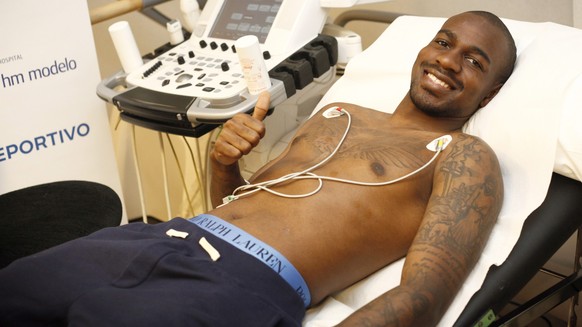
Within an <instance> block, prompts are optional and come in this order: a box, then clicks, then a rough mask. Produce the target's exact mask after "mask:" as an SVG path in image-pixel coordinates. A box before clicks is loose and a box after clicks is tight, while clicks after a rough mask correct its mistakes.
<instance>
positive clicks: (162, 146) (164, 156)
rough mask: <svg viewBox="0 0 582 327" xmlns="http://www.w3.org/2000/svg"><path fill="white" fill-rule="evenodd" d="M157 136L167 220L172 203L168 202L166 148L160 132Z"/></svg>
mask: <svg viewBox="0 0 582 327" xmlns="http://www.w3.org/2000/svg"><path fill="white" fill-rule="evenodd" d="M158 138H159V140H160V149H161V152H162V156H161V158H162V178H163V181H164V195H165V197H166V210H167V214H168V220H170V219H172V218H173V217H172V205H171V203H170V191H169V186H168V166H167V164H166V149H165V148H164V139H163V138H162V133H161V132H158Z"/></svg>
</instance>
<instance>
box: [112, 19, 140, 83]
mask: <svg viewBox="0 0 582 327" xmlns="http://www.w3.org/2000/svg"><path fill="white" fill-rule="evenodd" d="M109 34H110V35H111V39H112V40H113V45H114V46H115V50H116V51H117V56H118V57H119V61H121V66H122V67H123V70H124V71H125V72H126V73H128V74H129V73H131V72H132V71H134V70H135V69H137V68H139V67H141V66H142V65H143V60H142V59H141V55H140V53H139V49H138V47H137V43H136V42H135V38H134V37H133V33H132V32H131V27H130V26H129V23H128V22H126V21H120V22H117V23H115V24H113V25H111V26H109Z"/></svg>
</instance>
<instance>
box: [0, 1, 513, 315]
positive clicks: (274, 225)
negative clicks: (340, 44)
mask: <svg viewBox="0 0 582 327" xmlns="http://www.w3.org/2000/svg"><path fill="white" fill-rule="evenodd" d="M514 62H515V45H514V42H513V39H512V37H511V35H510V33H509V31H508V30H507V28H506V27H505V26H504V25H503V23H502V22H501V21H500V20H499V18H497V17H496V16H495V15H492V14H490V13H487V12H467V13H463V14H460V15H457V16H454V17H452V18H450V19H449V20H447V21H446V22H445V24H444V25H443V27H442V29H441V30H440V31H438V33H437V34H436V36H435V38H434V39H433V40H432V41H431V42H430V43H429V44H428V45H427V46H426V47H425V48H423V49H422V50H421V51H420V52H419V54H418V57H417V60H416V62H415V64H414V66H413V69H412V79H411V88H410V91H409V92H408V93H407V94H406V96H405V97H404V99H403V100H402V102H401V103H400V104H399V105H398V107H397V108H396V110H395V111H394V113H393V114H391V115H390V114H385V113H382V112H379V111H376V110H372V109H367V108H362V107H359V106H356V105H353V104H347V103H335V104H330V105H328V106H326V107H325V108H322V109H321V111H320V112H319V113H317V114H316V115H314V116H313V117H312V118H311V119H309V120H308V121H307V122H306V123H305V124H304V125H303V126H302V127H301V128H300V129H299V130H298V132H297V134H296V135H295V137H294V139H293V140H292V142H291V143H290V145H289V147H288V148H287V149H286V150H285V151H284V152H283V153H282V154H281V155H280V156H279V157H278V158H277V159H275V160H273V161H272V162H270V163H268V164H267V165H266V166H265V167H263V168H262V169H261V170H259V171H258V172H257V173H256V174H255V176H253V178H252V179H251V181H250V184H247V183H246V182H245V181H244V180H243V178H242V177H241V175H240V172H239V167H238V160H239V159H240V158H241V157H242V156H243V155H245V154H247V153H249V152H250V151H251V149H252V148H253V147H255V146H256V145H257V144H258V143H259V141H260V139H261V138H262V136H263V135H264V133H265V126H264V124H263V122H262V119H263V118H264V117H265V114H266V111H267V108H268V107H269V98H268V95H267V94H264V95H262V96H261V97H260V98H259V101H258V103H257V106H256V108H255V111H254V113H253V115H252V116H251V115H246V114H241V115H237V116H235V117H234V118H233V119H231V120H230V121H229V122H227V123H225V125H224V129H223V131H222V133H221V134H220V137H219V138H218V140H217V141H216V144H215V147H214V149H213V152H212V153H211V163H212V171H213V175H212V188H211V193H212V199H213V203H214V204H215V205H216V206H217V208H216V209H214V210H212V211H210V212H209V213H208V214H204V215H200V216H198V217H194V218H192V219H190V220H189V221H186V220H183V219H174V220H172V221H170V222H167V223H164V224H157V225H143V224H130V225H128V226H123V227H120V228H113V229H105V230H103V231H100V232H97V233H95V234H92V235H90V236H88V237H86V238H83V239H80V240H76V241H73V242H70V243H67V244H64V245H62V246H60V247H57V248H54V249H51V250H48V251H46V252H43V253H41V254H39V255H36V256H32V257H29V258H25V259H23V260H19V261H17V262H15V263H13V264H12V265H11V266H9V267H8V268H6V269H5V270H3V271H0V290H2V291H3V292H4V294H3V296H1V297H0V324H2V325H5V326H9V325H19V326H26V325H34V324H35V323H39V324H41V325H43V324H47V323H55V324H56V323H62V324H67V323H69V324H71V325H75V324H76V323H82V324H85V325H96V326H97V325H99V326H100V325H123V326H133V325H135V326H139V325H163V326H173V325H176V326H185V325H192V326H202V325H211V326H232V325H236V326H300V325H301V320H302V319H303V316H304V314H305V308H306V307H309V306H311V305H316V304H318V303H319V302H321V301H322V300H323V299H324V298H325V297H326V296H328V295H330V294H332V293H334V292H336V291H339V290H341V289H344V288H345V287H347V286H349V285H351V284H353V283H354V282H357V281H359V280H361V279H362V278H364V277H366V276H368V275H370V274H371V273H373V272H375V271H377V270H378V269H380V268H382V267H384V266H386V265H388V264H390V263H392V262H393V261H395V260H397V259H399V258H402V257H404V256H406V261H405V265H404V269H403V273H402V278H401V282H400V285H399V286H398V287H396V288H394V289H392V290H390V291H388V292H386V293H385V294H383V295H381V296H380V297H378V298H377V299H376V300H374V301H372V302H371V303H369V304H368V305H366V306H365V307H363V308H362V309H360V310H358V311H356V312H355V313H354V314H353V315H351V316H350V317H348V318H347V319H346V320H345V321H344V322H342V323H341V325H342V326H432V325H435V324H436V323H437V322H438V321H439V320H440V318H441V317H442V315H443V314H444V312H445V311H446V309H447V307H448V306H449V305H450V303H451V301H452V299H453V298H454V296H455V294H456V293H457V292H458V290H459V288H460V287H461V285H462V284H463V282H464V280H465V278H466V277H467V275H468V274H469V272H470V271H471V269H472V267H473V265H474V264H475V262H476V261H477V259H478V257H479V255H480V253H481V251H482V249H483V246H484V244H485V242H486V241H487V238H488V237H489V233H490V231H491V228H492V227H493V225H494V223H495V220H496V218H497V215H498V214H499V211H500V208H501V204H502V199H503V182H502V179H501V174H500V169H499V164H498V162H497V158H496V156H495V154H494V153H493V151H492V150H491V149H490V148H489V147H488V146H487V144H485V142H483V141H482V140H480V139H479V138H477V137H474V136H470V135H466V134H463V133H462V132H461V127H462V126H463V124H464V123H465V122H466V121H467V120H468V119H469V117H471V115H473V114H474V113H475V112H476V111H477V110H478V109H480V108H482V107H483V106H485V105H486V104H487V103H488V102H489V101H490V100H491V99H492V98H493V97H494V96H495V95H496V94H497V92H498V91H499V89H500V88H501V86H502V85H503V84H504V83H505V81H506V79H507V78H508V77H509V75H510V74H511V71H512V70H513V65H514ZM223 199H225V200H224V203H225V204H222V203H223ZM171 236H173V237H171ZM41 267H42V269H41ZM226 313H228V314H226Z"/></svg>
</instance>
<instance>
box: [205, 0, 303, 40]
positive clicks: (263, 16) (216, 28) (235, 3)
mask: <svg viewBox="0 0 582 327" xmlns="http://www.w3.org/2000/svg"><path fill="white" fill-rule="evenodd" d="M290 1H293V0H290ZM282 2H283V0H251V1H241V0H224V3H223V5H222V8H221V9H220V13H219V14H218V18H217V19H216V20H215V21H214V25H213V26H212V29H211V30H210V35H209V36H210V37H214V38H219V39H227V40H236V39H238V38H240V37H241V36H245V35H249V34H252V35H255V36H256V37H258V38H259V42H260V43H265V40H266V39H267V35H268V34H269V31H270V30H271V26H272V25H273V22H274V21H275V17H276V16H277V13H278V12H279V8H280V7H281V3H282Z"/></svg>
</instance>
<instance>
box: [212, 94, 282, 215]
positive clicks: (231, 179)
mask: <svg viewBox="0 0 582 327" xmlns="http://www.w3.org/2000/svg"><path fill="white" fill-rule="evenodd" d="M269 103H270V96H269V93H267V92H264V93H261V94H260V95H259V99H258V100H257V104H256V106H255V110H254V111H253V115H252V116H250V115H247V114H238V115H236V116H234V117H232V118H231V119H230V120H229V121H227V122H226V123H224V126H223V129H222V131H221V133H220V135H219V137H218V139H217V140H216V142H215V144H214V148H213V149H212V152H211V153H210V165H211V171H212V176H211V179H210V196H211V200H212V205H213V206H215V207H216V206H217V205H220V204H222V198H224V197H225V196H227V195H230V194H232V192H233V191H234V189H235V188H237V187H238V186H240V185H243V184H244V179H243V178H242V176H241V174H240V170H239V166H238V160H239V159H240V158H242V156H243V155H246V154H248V153H249V152H251V150H252V149H253V148H254V147H256V146H257V145H258V144H259V141H260V140H261V138H262V137H263V136H264V135H265V124H263V122H262V121H263V119H264V118H265V116H266V115H267V111H268V109H269Z"/></svg>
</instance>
